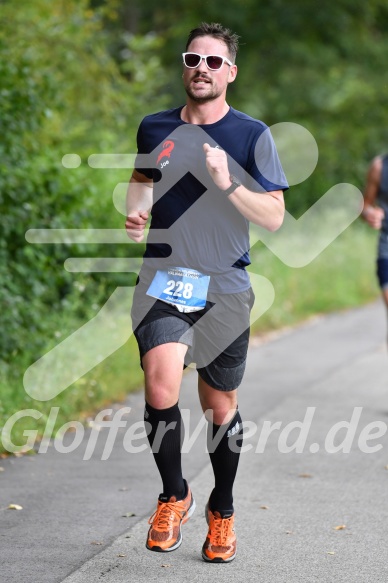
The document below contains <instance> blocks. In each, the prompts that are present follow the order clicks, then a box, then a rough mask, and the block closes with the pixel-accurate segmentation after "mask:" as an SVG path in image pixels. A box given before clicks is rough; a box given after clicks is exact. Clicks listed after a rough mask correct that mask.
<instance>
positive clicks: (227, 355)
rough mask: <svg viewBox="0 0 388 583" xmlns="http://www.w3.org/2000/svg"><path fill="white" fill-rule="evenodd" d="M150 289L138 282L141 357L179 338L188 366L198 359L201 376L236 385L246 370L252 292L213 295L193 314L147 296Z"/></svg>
mask: <svg viewBox="0 0 388 583" xmlns="http://www.w3.org/2000/svg"><path fill="white" fill-rule="evenodd" d="M146 290H147V286H144V284H142V283H141V282H139V283H138V285H137V286H136V290H135V294H134V302H133V306H132V322H133V327H134V334H135V337H136V340H137V342H138V345H139V352H140V357H141V358H142V357H143V356H144V355H145V354H146V352H148V351H149V350H151V349H152V348H154V347H155V346H158V345H160V344H166V343H168V342H180V343H183V344H186V345H187V346H188V347H189V348H188V351H187V353H186V357H185V362H184V366H188V365H189V364H191V363H195V364H196V368H197V372H198V374H199V375H200V377H201V378H202V379H203V380H204V381H205V382H206V383H207V384H208V385H210V386H211V387H213V388H215V389H218V390H220V391H232V390H234V389H236V388H237V387H238V386H239V385H240V384H241V381H242V379H243V376H244V372H245V365H246V357H247V351H248V341H249V332H250V327H249V316H250V311H251V309H252V306H253V303H254V294H253V290H252V289H248V290H246V291H243V292H240V293H236V294H212V293H209V294H208V301H207V302H206V306H205V308H204V309H203V310H200V311H197V312H191V313H182V312H179V311H178V309H177V308H175V307H174V306H171V305H169V304H166V303H165V302H162V301H160V300H155V299H154V298H151V297H149V296H147V295H146V294H145V291H146Z"/></svg>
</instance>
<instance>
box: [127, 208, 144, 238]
mask: <svg viewBox="0 0 388 583" xmlns="http://www.w3.org/2000/svg"><path fill="white" fill-rule="evenodd" d="M147 220H148V212H147V211H134V212H132V213H130V214H129V215H128V216H127V220H126V221H125V228H126V231H127V235H128V237H129V238H130V239H132V241H135V243H140V242H141V241H142V240H143V238H144V229H145V226H146V223H147Z"/></svg>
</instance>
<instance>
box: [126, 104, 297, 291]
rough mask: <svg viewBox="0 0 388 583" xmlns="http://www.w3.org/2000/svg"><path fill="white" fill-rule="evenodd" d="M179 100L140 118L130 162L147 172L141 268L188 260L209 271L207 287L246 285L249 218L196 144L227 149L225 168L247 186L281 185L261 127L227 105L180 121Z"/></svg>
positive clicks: (231, 288)
mask: <svg viewBox="0 0 388 583" xmlns="http://www.w3.org/2000/svg"><path fill="white" fill-rule="evenodd" d="M181 111H182V107H179V108H176V109H171V110H168V111H163V112H160V113H156V114H153V115H149V116H147V117H145V118H144V119H143V121H142V122H141V124H140V127H139V130H138V135H137V145H138V155H137V158H136V162H135V168H136V169H137V170H138V171H139V172H142V173H143V174H145V175H146V176H147V177H148V178H152V179H153V180H154V188H153V206H152V211H151V224H150V231H149V235H148V240H147V247H146V252H145V255H144V264H143V270H142V271H145V272H148V273H150V272H151V271H152V270H153V271H155V270H156V269H166V268H167V267H188V268H191V269H197V270H198V271H201V272H202V273H205V274H206V275H210V276H211V278H210V286H209V291H212V292H217V293H236V292H240V291H245V290H246V289H248V288H249V285H250V283H249V276H248V273H247V272H246V271H245V267H246V266H247V265H249V264H250V259H249V223H248V221H247V219H245V218H244V217H243V216H242V214H241V213H240V212H239V211H238V210H237V209H236V207H235V206H234V205H233V203H232V202H231V201H230V200H229V199H228V197H227V196H226V195H225V194H224V193H223V192H222V191H220V190H219V189H218V188H217V187H216V186H215V184H214V182H213V180H212V179H211V177H210V174H209V172H208V170H207V168H206V164H205V153H204V151H203V144H204V143H205V142H207V143H208V144H210V145H211V146H212V147H216V146H217V147H219V148H221V149H222V150H225V152H226V153H227V155H228V166H229V171H230V173H231V174H234V175H235V176H237V177H238V178H239V179H240V180H241V181H242V183H243V184H244V186H246V188H248V189H249V190H251V191H255V192H257V193H258V196H262V193H265V192H268V191H271V190H285V189H287V188H288V185H287V181H286V178H285V176H284V173H283V170H282V167H281V164H280V161H279V158H278V155H277V152H276V147H275V144H274V142H273V139H272V136H271V133H270V131H269V128H268V127H267V126H266V125H265V124H264V123H263V122H261V121H258V120H255V119H253V118H251V117H249V116H248V115H246V114H244V113H241V112H239V111H237V110H235V109H233V108H230V109H229V111H228V113H227V114H226V115H225V116H224V117H223V118H222V119H220V120H219V121H218V122H216V123H214V124H207V125H193V124H188V123H186V122H184V121H183V120H182V119H181V117H180V115H181Z"/></svg>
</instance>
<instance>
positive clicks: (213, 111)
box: [181, 99, 229, 125]
mask: <svg viewBox="0 0 388 583" xmlns="http://www.w3.org/2000/svg"><path fill="white" fill-rule="evenodd" d="M228 111H229V105H228V104H227V103H226V101H222V102H220V103H217V102H216V100H215V101H208V102H205V103H196V102H194V101H192V100H190V99H188V100H187V103H186V105H185V106H184V107H183V109H182V111H181V119H182V120H183V121H185V122H186V123H191V124H195V125H207V124H212V123H216V122H217V121H219V120H220V119H222V118H223V117H224V116H225V115H226V114H227V113H228Z"/></svg>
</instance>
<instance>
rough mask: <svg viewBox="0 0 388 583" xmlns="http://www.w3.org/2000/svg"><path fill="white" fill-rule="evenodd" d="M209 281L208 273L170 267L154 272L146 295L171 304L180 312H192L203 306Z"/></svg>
mask: <svg viewBox="0 0 388 583" xmlns="http://www.w3.org/2000/svg"><path fill="white" fill-rule="evenodd" d="M209 282H210V276H209V275H204V274H203V273H201V272H199V271H196V270H195V269H187V268H186V267H171V268H170V269H166V270H165V271H157V272H156V274H155V277H154V279H153V280H152V282H151V285H150V287H149V288H148V290H147V295H149V296H151V297H153V298H157V299H158V300H161V301H162V302H166V303H167V304H172V305H174V306H176V307H177V308H178V310H180V311H181V312H194V311H197V310H202V309H203V308H204V307H205V305H206V298H207V292H208V288H209Z"/></svg>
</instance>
